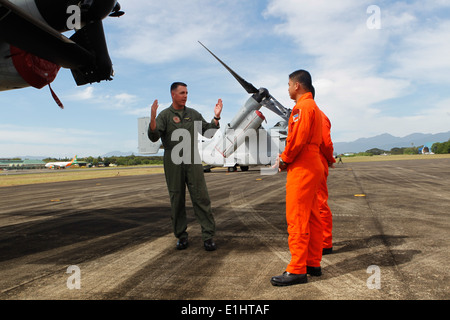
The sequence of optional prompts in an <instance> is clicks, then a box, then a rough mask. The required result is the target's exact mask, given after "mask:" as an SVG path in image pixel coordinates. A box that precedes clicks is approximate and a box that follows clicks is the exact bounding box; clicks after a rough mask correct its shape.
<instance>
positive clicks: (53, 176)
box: [0, 154, 450, 187]
mask: <svg viewBox="0 0 450 320" xmlns="http://www.w3.org/2000/svg"><path fill="white" fill-rule="evenodd" d="M425 159H450V154H429V155H419V154H417V155H394V156H372V157H368V156H355V157H342V161H343V162H344V164H346V163H355V162H369V161H396V160H425ZM339 165H340V164H339ZM339 165H336V166H339ZM163 172H164V169H163V168H162V166H161V167H139V166H137V167H116V168H96V169H65V170H60V171H50V170H48V171H40V172H38V173H21V174H8V172H7V171H3V172H2V173H0V187H9V186H17V185H26V184H35V183H49V182H61V181H75V180H85V179H97V178H114V177H118V176H131V175H146V174H155V173H163Z"/></svg>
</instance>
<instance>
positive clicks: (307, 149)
mask: <svg viewBox="0 0 450 320" xmlns="http://www.w3.org/2000/svg"><path fill="white" fill-rule="evenodd" d="M313 90H314V89H313V86H312V79H311V75H310V74H309V72H307V71H305V70H298V71H295V72H294V73H292V74H291V75H290V76H289V95H290V97H291V99H293V100H294V101H296V103H297V104H296V105H295V107H294V109H293V110H292V113H291V117H290V119H289V131H288V137H287V139H286V147H285V149H284V151H283V153H282V154H281V155H280V156H279V157H278V162H279V163H278V165H279V169H280V170H284V169H287V183H286V221H287V224H288V233H289V239H288V242H289V250H290V251H291V261H290V263H289V265H288V266H287V268H286V271H285V272H284V273H283V274H282V275H280V276H276V277H272V278H271V280H270V281H271V283H272V285H274V286H289V285H293V284H298V283H305V282H307V273H308V274H310V275H314V276H319V275H321V274H322V271H321V268H320V262H321V260H322V244H323V227H322V221H321V218H320V213H319V206H318V201H317V191H318V187H319V184H320V182H321V180H322V179H323V174H324V168H323V165H322V161H321V160H320V154H319V153H320V145H321V144H322V114H321V111H320V110H319V108H318V107H317V105H316V103H315V102H314V99H313V94H312V91H313Z"/></svg>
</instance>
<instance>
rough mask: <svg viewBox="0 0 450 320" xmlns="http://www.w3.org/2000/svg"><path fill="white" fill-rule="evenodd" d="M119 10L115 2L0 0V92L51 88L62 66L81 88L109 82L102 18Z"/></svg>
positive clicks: (110, 63)
mask: <svg viewBox="0 0 450 320" xmlns="http://www.w3.org/2000/svg"><path fill="white" fill-rule="evenodd" d="M123 14H124V13H123V12H122V11H120V4H119V3H118V2H117V0H0V91H4V90H12V89H20V88H25V87H29V86H32V87H35V88H38V89H41V88H43V87H44V86H46V85H49V86H50V83H51V82H53V80H54V79H55V78H56V76H57V74H58V71H59V69H60V68H61V67H63V68H68V69H70V70H71V71H72V75H73V77H74V79H75V82H76V83H77V85H79V86H81V85H85V84H88V83H93V82H100V81H103V80H112V76H113V74H114V71H113V68H112V62H111V59H110V57H109V53H108V48H107V45H106V40H105V34H104V30H103V24H102V20H103V19H105V18H106V17H107V16H113V17H118V16H121V15H123ZM69 30H75V33H74V34H73V35H72V36H71V37H70V39H69V38H67V37H65V36H64V35H62V34H61V33H62V32H66V31H69ZM50 90H51V93H52V95H53V97H54V99H55V101H56V102H57V103H58V105H59V106H60V107H61V108H63V105H62V104H61V102H60V101H59V99H58V98H57V97H56V95H55V94H54V92H53V90H52V89H51V87H50Z"/></svg>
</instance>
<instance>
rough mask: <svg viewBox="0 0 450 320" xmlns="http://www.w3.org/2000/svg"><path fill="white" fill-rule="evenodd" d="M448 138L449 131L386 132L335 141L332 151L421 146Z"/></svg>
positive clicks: (356, 151)
mask: <svg viewBox="0 0 450 320" xmlns="http://www.w3.org/2000/svg"><path fill="white" fill-rule="evenodd" d="M449 139H450V131H449V132H443V133H436V134H425V133H413V134H410V135H407V136H406V137H403V138H400V137H394V136H393V135H390V134H388V133H383V134H380V135H378V136H375V137H372V138H360V139H358V140H355V141H353V142H335V143H334V152H335V153H337V154H342V153H348V152H354V153H358V152H364V151H367V150H370V149H372V148H378V149H382V150H387V151H389V150H391V149H392V148H396V147H397V148H403V147H411V146H415V147H418V146H421V145H424V144H426V143H430V142H432V143H434V142H445V141H448V140H449Z"/></svg>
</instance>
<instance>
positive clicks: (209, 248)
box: [203, 239, 217, 251]
mask: <svg viewBox="0 0 450 320" xmlns="http://www.w3.org/2000/svg"><path fill="white" fill-rule="evenodd" d="M203 244H204V246H205V250H206V251H214V250H216V249H217V248H216V244H215V243H214V241H213V239H208V240H206V241H205V242H204V243H203Z"/></svg>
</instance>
